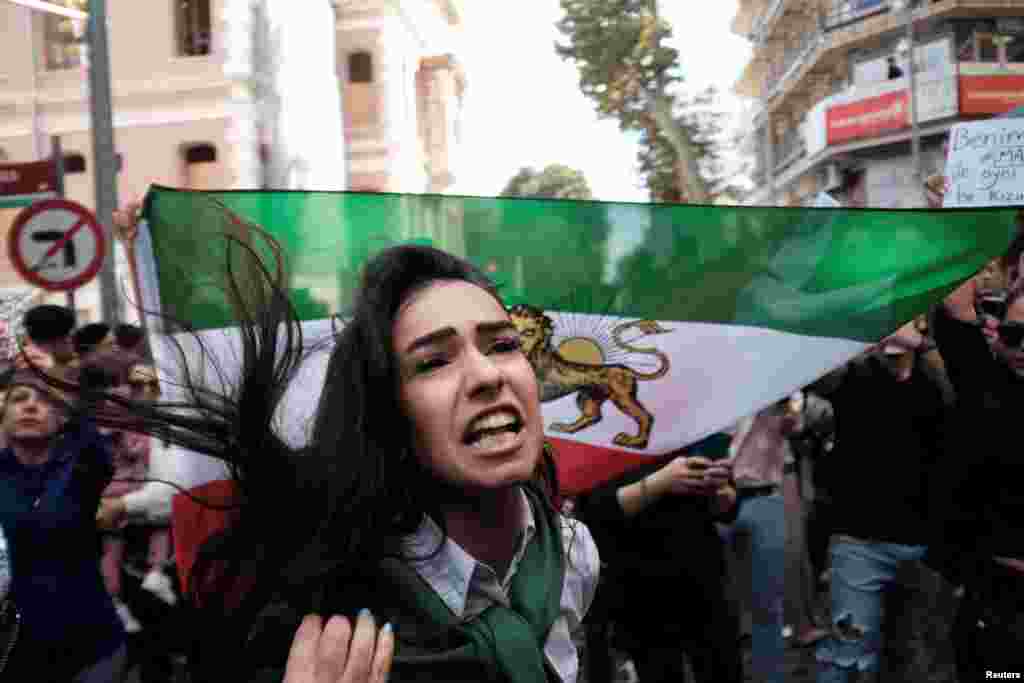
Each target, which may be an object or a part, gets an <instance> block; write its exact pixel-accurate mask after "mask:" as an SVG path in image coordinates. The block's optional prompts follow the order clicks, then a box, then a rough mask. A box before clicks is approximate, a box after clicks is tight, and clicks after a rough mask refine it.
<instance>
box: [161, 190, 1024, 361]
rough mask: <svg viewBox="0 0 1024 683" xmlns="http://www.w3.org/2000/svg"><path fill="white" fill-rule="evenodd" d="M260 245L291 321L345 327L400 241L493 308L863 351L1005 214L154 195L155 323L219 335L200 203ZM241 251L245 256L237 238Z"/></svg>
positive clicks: (212, 230)
mask: <svg viewBox="0 0 1024 683" xmlns="http://www.w3.org/2000/svg"><path fill="white" fill-rule="evenodd" d="M211 199H212V200H216V201H218V202H221V203H223V204H224V205H225V206H227V207H228V208H229V209H230V210H231V211H233V212H235V213H237V214H238V215H239V216H241V217H242V218H244V219H245V220H247V221H251V222H253V223H255V224H257V225H259V226H261V227H262V228H264V229H265V230H267V231H268V232H270V233H271V234H272V235H273V236H274V237H275V238H276V239H277V240H278V241H279V242H280V243H281V245H282V247H283V249H284V252H285V254H286V255H287V261H288V263H287V267H288V272H289V274H290V287H291V294H292V299H293V301H294V303H295V305H296V307H297V309H298V310H299V313H300V315H301V316H302V317H303V318H304V319H318V318H324V317H327V316H329V315H333V314H339V313H341V314H344V312H345V311H346V310H347V307H348V306H349V305H350V304H351V300H352V294H353V291H354V288H355V286H356V284H357V282H358V273H359V269H360V267H361V266H362V264H364V263H365V262H366V260H367V259H368V258H369V257H370V256H371V255H373V254H374V253H376V252H377V251H379V250H380V249H383V248H385V247H388V246H392V245H395V244H399V243H404V242H410V241H414V240H418V241H424V242H428V243H430V244H433V245H434V246H436V247H438V248H441V249H445V250H447V251H450V252H452V253H454V254H457V255H459V256H462V257H465V258H467V259H469V260H471V261H473V262H474V263H476V264H477V265H478V266H480V267H481V268H483V269H484V270H485V271H487V272H489V273H490V274H491V275H492V277H493V278H494V279H495V281H496V282H497V283H498V285H499V287H500V288H501V290H502V293H503V295H504V297H505V299H506V302H507V303H508V304H510V305H511V304H515V303H529V304H531V305H534V306H537V307H539V308H543V309H551V310H559V311H578V312H585V313H592V314H598V315H613V316H623V317H634V318H652V319H657V320H687V321H692V322H709V323H732V324H738V325H747V326H758V327H767V328H772V329H777V330H783V331H788V332H794V333H798V334H806V335H814V336H823V337H841V338H847V339H853V340H858V341H868V342H871V341H876V340H877V339H879V338H880V337H882V336H884V335H885V334H888V333H889V332H891V331H892V330H893V329H895V328H896V327H898V326H899V325H900V324H902V323H903V322H906V321H907V320H909V319H910V318H912V317H914V316H915V315H917V314H918V313H920V312H921V311H923V310H925V309H927V307H928V306H929V305H931V304H932V303H934V302H935V301H937V300H939V299H940V298H941V297H942V296H944V295H945V294H946V293H947V292H949V291H951V289H952V288H953V287H955V286H956V284H958V283H959V282H961V281H962V280H964V279H965V278H967V277H969V276H970V275H971V274H973V273H975V272H977V271H978V270H979V269H980V268H981V267H982V266H983V265H984V264H985V263H987V262H988V261H989V260H991V259H992V258H994V257H996V256H998V255H999V254H1000V253H1002V252H1003V251H1004V250H1005V249H1006V247H1007V245H1008V244H1009V242H1010V240H1011V239H1012V236H1013V234H1014V232H1015V227H1016V224H1015V219H1016V210H1015V209H980V210H968V209H959V210H934V211H925V210H874V209H860V210H856V209H809V208H781V207H771V208H763V207H732V206H723V207H718V206H692V205H650V204H626V203H606V202H593V201H571V200H533V199H512V198H501V199H494V198H480V197H450V196H430V195H396V194H360V193H347V192H337V193H335V192H297V191H223V192H220V191H218V192H192V191H180V190H173V189H170V188H165V187H154V188H153V189H152V190H151V192H150V194H149V196H148V198H147V202H146V209H145V218H146V219H147V221H148V223H149V226H150V230H151V236H152V246H153V256H154V259H155V262H156V265H157V279H158V282H159V288H160V300H161V304H162V307H163V310H164V312H165V313H166V314H169V315H171V316H173V317H176V318H179V319H183V320H187V321H189V322H190V323H191V324H192V325H194V326H196V327H197V328H200V329H203V328H211V327H226V326H230V325H231V324H232V322H233V320H232V315H231V313H230V308H229V307H228V305H227V302H226V298H225V296H224V290H223V286H224V276H223V274H224V272H225V270H226V269H225V266H226V264H227V263H228V260H227V259H228V253H227V246H226V245H227V242H226V240H224V239H223V234H224V233H225V232H232V231H235V232H237V228H234V227H232V226H231V225H230V224H229V223H228V222H226V221H225V220H224V218H223V215H222V212H220V211H219V210H218V209H217V208H216V206H215V205H214V204H213V203H212V202H211V201H210V200H211ZM243 241H244V239H243Z"/></svg>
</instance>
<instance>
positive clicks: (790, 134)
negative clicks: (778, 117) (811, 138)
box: [774, 127, 807, 173]
mask: <svg viewBox="0 0 1024 683" xmlns="http://www.w3.org/2000/svg"><path fill="white" fill-rule="evenodd" d="M806 153H807V141H806V140H804V135H803V131H802V130H801V129H800V128H799V127H796V128H791V129H790V130H789V131H787V133H786V135H785V137H783V138H782V140H780V141H779V144H777V145H775V168H774V170H775V173H779V172H781V171H783V170H785V169H786V168H787V167H789V166H790V165H792V164H793V162H795V161H796V160H798V159H800V158H801V157H802V156H804V155H805V154H806Z"/></svg>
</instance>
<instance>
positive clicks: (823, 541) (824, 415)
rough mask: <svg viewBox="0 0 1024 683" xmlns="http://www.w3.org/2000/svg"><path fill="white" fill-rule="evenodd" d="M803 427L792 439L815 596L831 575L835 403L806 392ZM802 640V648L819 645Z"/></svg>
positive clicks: (815, 635)
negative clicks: (830, 542) (829, 574)
mask: <svg viewBox="0 0 1024 683" xmlns="http://www.w3.org/2000/svg"><path fill="white" fill-rule="evenodd" d="M803 397H804V400H803V401H802V405H801V410H800V427H799V428H798V429H797V431H796V433H794V434H793V435H792V436H791V437H790V444H791V447H792V449H793V454H794V456H795V458H796V466H797V470H798V473H799V479H800V498H801V500H802V502H803V508H804V531H803V533H804V534H805V546H806V549H807V559H808V562H809V563H810V568H811V575H812V577H813V578H814V586H815V592H816V593H817V592H819V591H820V590H821V587H822V585H823V584H824V582H823V578H824V577H825V576H826V572H827V571H828V546H829V540H830V537H831V535H832V522H831V514H830V510H831V505H832V494H831V491H832V489H833V488H834V487H835V485H836V484H835V481H834V476H833V474H832V471H831V464H832V462H833V459H832V458H831V457H830V456H831V453H832V452H833V450H834V449H835V410H834V409H833V407H832V403H831V402H830V401H829V400H827V399H825V398H823V397H821V396H819V395H818V394H816V393H814V392H813V391H811V390H810V388H808V389H807V390H805V391H804V392H803ZM808 635H812V636H813V637H812V638H807V637H803V638H801V637H799V636H798V642H799V643H800V644H801V645H808V644H811V643H812V642H817V640H818V639H820V638H818V636H819V635H820V634H819V633H818V632H817V631H815V632H814V633H812V634H808Z"/></svg>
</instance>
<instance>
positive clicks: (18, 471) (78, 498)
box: [0, 371, 125, 683]
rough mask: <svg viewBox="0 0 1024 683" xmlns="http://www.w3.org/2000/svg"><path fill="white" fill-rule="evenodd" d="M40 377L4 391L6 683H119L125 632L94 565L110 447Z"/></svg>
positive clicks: (0, 460) (19, 380)
mask: <svg viewBox="0 0 1024 683" xmlns="http://www.w3.org/2000/svg"><path fill="white" fill-rule="evenodd" d="M52 381H54V380H53V379H50V380H48V381H44V380H43V379H42V378H41V375H40V373H39V371H20V372H18V373H16V374H15V376H14V378H13V380H12V381H11V383H10V385H9V387H8V390H7V400H6V402H5V404H4V409H3V417H2V420H0V429H2V431H3V432H4V434H5V437H6V440H7V444H8V446H7V448H6V449H4V450H3V451H2V452H0V527H2V528H3V530H4V533H5V536H6V538H7V542H8V546H9V551H10V557H11V565H12V584H11V585H12V595H13V601H14V605H15V606H16V608H17V610H18V611H19V612H20V613H21V625H20V630H19V633H18V635H17V640H16V642H15V643H14V648H13V650H12V651H11V658H10V659H9V660H8V662H7V665H6V669H5V670H4V672H3V678H4V680H12V681H41V682H47V683H50V682H55V683H67V681H72V680H73V681H75V682H76V683H86V682H88V683H92V682H96V683H100V682H102V683H108V682H109V681H116V680H118V679H119V676H120V673H121V670H122V668H123V662H124V657H125V647H124V642H125V640H124V638H125V634H124V630H123V628H122V626H121V622H120V620H119V619H118V617H117V613H116V611H115V609H114V606H113V603H112V601H111V599H110V596H109V595H108V594H107V591H106V590H105V588H104V585H103V580H102V578H101V576H100V571H99V566H98V562H97V550H96V549H97V547H98V538H97V533H96V527H95V519H94V518H95V511H96V509H97V506H98V504H99V497H100V493H101V492H102V490H103V488H104V487H105V486H106V485H107V483H108V482H109V481H110V478H111V475H112V472H113V468H112V465H111V455H110V451H109V450H108V448H107V445H106V441H105V440H104V439H103V438H102V436H101V435H100V433H99V432H98V431H97V430H96V429H95V427H93V426H92V425H91V424H90V422H89V421H88V419H87V418H86V417H83V416H82V415H80V414H77V413H73V414H72V415H71V416H70V418H71V419H68V418H67V417H66V415H67V413H65V412H64V411H63V410H62V408H63V407H64V405H65V403H64V401H62V400H60V399H59V398H58V397H57V396H56V395H55V393H54V389H53V388H52V387H50V386H48V382H52Z"/></svg>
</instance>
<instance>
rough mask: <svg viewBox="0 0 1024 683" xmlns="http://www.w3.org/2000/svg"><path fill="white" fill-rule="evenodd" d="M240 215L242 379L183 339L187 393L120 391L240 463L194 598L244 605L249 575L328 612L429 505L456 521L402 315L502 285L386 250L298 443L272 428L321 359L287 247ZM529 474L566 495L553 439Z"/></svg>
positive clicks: (167, 435)
mask: <svg viewBox="0 0 1024 683" xmlns="http://www.w3.org/2000/svg"><path fill="white" fill-rule="evenodd" d="M223 211H224V212H227V209H223ZM230 223H231V224H233V226H234V227H230V228H229V229H228V230H226V231H225V233H226V234H225V239H226V240H227V246H228V249H227V252H228V255H227V258H226V262H225V270H226V271H227V277H226V278H225V279H224V282H225V283H226V289H227V294H228V295H229V299H230V301H231V302H232V304H233V308H234V309H235V315H236V317H237V319H238V322H239V330H240V340H241V342H240V343H241V355H240V357H241V359H242V367H241V371H240V374H239V375H238V377H239V379H238V381H237V382H236V383H233V386H234V389H233V390H232V391H230V392H228V391H224V390H214V389H211V388H210V387H209V385H208V384H202V383H199V382H193V381H192V378H191V376H190V374H189V369H188V363H187V362H186V358H185V356H186V353H185V351H184V350H183V349H182V347H181V345H177V344H176V345H175V348H177V349H178V350H179V356H180V359H179V360H180V361H181V366H182V369H183V370H184V375H183V377H182V385H183V387H184V389H185V390H186V391H185V395H186V396H187V398H186V400H184V401H179V402H174V403H168V402H163V403H156V402H141V401H126V400H125V399H120V398H119V397H113V402H114V403H120V404H122V405H125V406H128V407H129V408H130V409H131V410H132V411H133V413H134V414H135V415H136V416H137V417H138V419H139V421H140V422H141V423H142V426H141V427H137V429H138V430H139V431H144V432H148V433H150V434H152V435H154V436H157V437H159V438H162V439H165V440H166V441H169V442H171V443H175V444H177V445H180V446H182V447H184V448H186V449H189V450H192V451H195V452H198V453H202V454H204V455H209V456H213V457H216V458H220V459H222V460H224V461H225V462H227V463H228V464H229V466H230V470H231V475H232V478H233V480H234V481H235V483H236V485H237V491H238V496H237V505H236V506H235V507H234V509H233V510H232V511H231V524H230V526H229V528H228V529H227V530H226V531H225V532H223V533H220V534H218V535H216V536H215V537H213V538H211V539H210V540H209V541H208V542H207V543H205V544H204V545H203V547H202V548H201V549H200V552H199V554H198V557H197V560H196V563H195V565H194V567H193V569H192V574H191V579H190V583H189V591H190V593H191V599H192V602H193V603H194V604H197V605H202V606H203V608H204V609H205V610H212V611H214V612H216V613H230V612H232V611H233V610H235V608H237V607H238V599H237V593H236V592H235V591H234V589H237V588H238V587H239V582H242V583H244V585H245V586H246V587H247V588H249V589H250V590H249V593H250V594H251V595H252V598H253V599H254V600H255V601H256V602H257V603H258V602H259V601H261V600H264V599H269V598H272V597H283V598H285V599H287V600H288V601H289V602H291V603H292V604H294V605H295V606H296V607H297V608H298V609H300V610H303V611H321V610H322V609H323V608H324V605H323V604H322V600H321V597H322V594H323V593H322V589H323V584H324V583H325V581H326V580H327V579H328V578H329V579H330V581H331V582H337V581H339V580H344V577H345V576H347V575H350V574H351V575H357V574H363V575H365V574H366V573H367V572H369V573H372V571H373V569H374V568H375V567H376V566H377V565H378V563H379V562H380V561H381V560H382V559H384V558H386V557H392V556H400V554H401V543H400V539H401V538H402V537H403V536H405V535H407V534H410V533H412V532H414V531H415V530H416V528H417V527H418V525H419V524H420V523H421V522H422V521H423V518H424V516H430V517H431V518H432V519H434V520H435V521H436V522H437V523H438V524H439V525H440V526H441V528H442V531H444V518H443V516H442V515H441V514H440V506H441V504H442V503H443V501H444V499H445V495H446V493H447V492H448V490H447V488H446V486H447V485H446V484H445V483H444V482H441V481H439V480H438V478H437V477H436V476H435V475H433V474H432V473H430V472H428V471H426V469H425V468H424V467H423V465H421V463H420V461H419V460H418V459H417V458H416V457H414V455H413V438H412V437H413V428H412V424H411V423H410V420H409V418H408V417H407V416H406V415H405V413H404V411H403V409H402V406H401V405H400V403H399V400H398V395H399V371H398V364H397V358H396V356H395V353H394V350H393V349H394V347H393V339H392V328H393V324H394V321H395V318H396V317H397V316H398V314H399V312H400V310H401V308H402V306H403V305H404V304H405V303H406V302H407V301H408V300H409V298H410V297H411V296H412V295H413V294H415V293H417V292H418V291H420V290H422V289H424V288H425V287H427V286H429V285H430V284H432V283H434V282H437V281H441V280H459V281H465V282H469V283H472V284H474V285H476V286H478V287H480V288H481V289H484V290H485V291H487V292H488V293H490V294H491V295H492V296H493V297H495V299H496V300H498V301H499V302H501V297H500V296H499V293H498V291H497V289H496V288H495V286H494V284H493V283H492V282H491V281H490V280H489V279H488V277H487V276H486V275H484V273H483V272H481V271H480V270H479V269H477V268H476V267H475V266H473V265H472V264H470V263H468V262H467V261H465V260H463V259H460V258H458V257H456V256H453V255H451V254H448V253H446V252H444V251H441V250H438V249H434V248H432V247H427V246H419V245H402V246H395V247H391V248H389V249H386V250H384V251H382V252H381V253H379V254H378V255H376V256H375V257H374V258H373V259H372V260H370V261H369V263H367V265H366V266H365V268H364V270H363V272H362V276H361V281H360V286H359V288H358V290H357V292H356V296H355V301H354V305H353V308H352V309H351V311H350V312H349V316H347V319H346V320H345V321H344V322H345V324H344V325H343V327H341V329H340V331H339V332H338V333H337V334H336V335H335V337H334V349H333V351H332V353H331V357H330V360H329V362H328V366H327V372H326V378H325V382H324V386H323V387H322V393H321V396H320V400H319V404H318V407H317V411H316V416H315V419H314V422H313V429H312V433H311V437H310V440H309V442H308V444H307V445H305V446H304V447H302V448H294V447H291V446H289V445H288V444H287V443H286V442H285V441H284V439H283V438H281V436H280V435H279V434H278V433H277V432H276V431H275V429H274V426H273V418H274V416H275V414H276V412H277V409H278V407H279V406H280V404H281V401H282V399H283V397H284V395H285V392H286V390H287V389H288V387H289V385H290V383H291V382H292V381H293V380H294V379H295V376H296V373H297V371H298V369H299V367H300V365H301V364H302V363H303V362H304V361H305V360H306V358H307V350H306V349H305V348H304V345H303V338H302V330H301V327H300V324H299V319H298V318H297V316H296V313H295V310H294V308H293V307H292V305H291V303H290V302H289V299H288V295H287V290H286V282H287V273H286V272H285V265H284V264H285V258H284V254H283V253H282V250H281V248H280V246H279V245H278V244H277V242H276V241H275V240H274V239H273V238H272V237H271V236H270V235H269V234H268V233H266V232H265V231H263V230H262V229H260V228H259V227H257V226H253V225H248V224H245V225H244V226H241V225H240V223H241V222H240V220H239V219H238V218H237V217H236V216H233V215H232V216H231V221H230ZM227 224H228V223H226V225H227ZM239 227H242V228H243V229H241V230H240V229H238V228H239ZM239 235H242V237H239ZM243 285H244V286H243ZM179 322H180V321H179ZM194 336H195V338H196V339H199V337H198V335H194ZM198 344H199V347H200V348H202V341H201V340H199V341H198ZM204 355H206V354H204ZM208 358H209V359H210V360H212V354H209V355H208ZM228 384H231V383H222V385H223V386H227V385H228ZM307 390H308V391H318V390H321V387H308V389H306V388H303V391H307ZM101 420H102V417H101ZM530 485H533V486H537V487H538V488H539V490H540V492H541V493H542V497H543V499H544V500H546V501H549V502H551V501H553V500H554V496H555V495H556V492H557V477H556V474H555V466H554V460H553V457H552V453H551V451H550V449H549V448H548V447H547V446H545V448H544V455H543V458H542V461H541V464H540V465H539V466H538V469H537V472H536V473H535V476H534V479H533V481H532V482H531V483H530ZM445 535H446V534H445ZM438 549H440V548H438ZM250 604H251V603H250Z"/></svg>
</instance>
